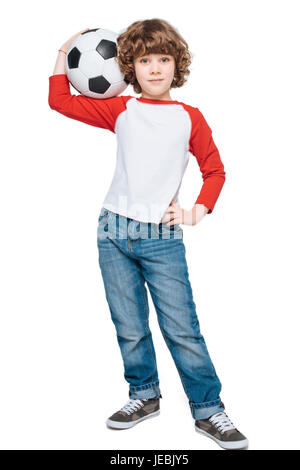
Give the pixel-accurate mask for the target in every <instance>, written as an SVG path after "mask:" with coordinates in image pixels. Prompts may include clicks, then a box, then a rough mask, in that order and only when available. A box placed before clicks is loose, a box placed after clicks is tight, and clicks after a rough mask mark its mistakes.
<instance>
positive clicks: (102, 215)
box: [98, 207, 108, 222]
mask: <svg viewBox="0 0 300 470" xmlns="http://www.w3.org/2000/svg"><path fill="white" fill-rule="evenodd" d="M107 216H108V210H107V209H105V207H102V209H101V212H100V215H99V218H98V222H102V220H104V219H105V218H106V217H107Z"/></svg>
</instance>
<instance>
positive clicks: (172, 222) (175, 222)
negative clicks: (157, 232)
mask: <svg viewBox="0 0 300 470" xmlns="http://www.w3.org/2000/svg"><path fill="white" fill-rule="evenodd" d="M181 223H182V221H181V218H180V217H177V218H176V219H173V220H172V221H171V222H169V223H168V224H166V225H168V226H171V225H175V224H181Z"/></svg>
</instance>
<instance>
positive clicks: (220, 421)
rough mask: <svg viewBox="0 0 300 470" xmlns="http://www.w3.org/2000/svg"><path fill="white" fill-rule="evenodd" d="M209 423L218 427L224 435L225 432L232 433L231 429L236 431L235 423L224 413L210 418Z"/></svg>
mask: <svg viewBox="0 0 300 470" xmlns="http://www.w3.org/2000/svg"><path fill="white" fill-rule="evenodd" d="M209 421H210V422H211V423H212V424H213V425H214V426H216V428H217V429H218V431H220V432H221V434H224V432H225V431H230V430H231V429H236V427H235V426H234V425H233V423H232V422H231V421H230V419H229V418H228V416H227V414H226V413H224V412H221V413H217V414H215V415H213V416H211V417H210V418H209Z"/></svg>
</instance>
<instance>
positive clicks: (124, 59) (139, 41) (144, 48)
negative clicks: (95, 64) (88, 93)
mask: <svg viewBox="0 0 300 470" xmlns="http://www.w3.org/2000/svg"><path fill="white" fill-rule="evenodd" d="M117 48H118V55H117V57H115V60H116V62H117V63H118V65H119V68H120V70H121V72H122V73H123V75H124V80H125V81H126V82H127V83H130V84H131V85H133V89H134V91H135V92H136V93H141V92H142V89H141V87H140V85H139V82H138V81H137V78H136V75H135V70H134V60H135V59H137V58H138V57H141V56H144V55H146V54H168V55H171V56H173V57H174V59H175V73H174V80H173V82H172V84H171V88H180V87H182V85H183V84H184V83H185V82H186V81H187V80H186V78H185V77H186V76H187V75H189V74H190V71H189V69H188V67H189V65H190V64H191V62H192V54H191V53H190V51H189V49H188V44H187V42H186V41H185V40H184V39H183V37H182V36H181V35H180V34H179V32H178V31H177V30H176V28H174V27H173V26H171V25H170V24H169V23H168V22H167V21H165V20H162V19H160V18H153V19H151V20H143V21H135V22H134V23H132V24H131V25H130V26H128V28H127V29H126V30H125V31H124V32H122V33H121V34H120V35H119V36H118V37H117Z"/></svg>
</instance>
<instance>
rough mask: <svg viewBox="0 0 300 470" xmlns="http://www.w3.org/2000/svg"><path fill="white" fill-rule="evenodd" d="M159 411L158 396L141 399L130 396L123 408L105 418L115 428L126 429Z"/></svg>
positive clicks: (155, 414) (108, 424) (157, 413)
mask: <svg viewBox="0 0 300 470" xmlns="http://www.w3.org/2000/svg"><path fill="white" fill-rule="evenodd" d="M159 413H160V410H159V398H148V399H141V400H138V399H136V398H135V399H132V398H131V399H130V400H129V401H128V402H127V403H126V405H125V406H123V408H121V409H120V410H119V411H117V412H116V413H114V414H113V415H111V416H110V417H109V418H108V419H107V420H106V424H107V426H109V427H111V428H115V429H127V428H131V427H132V426H134V425H135V424H137V423H140V422H141V421H143V420H144V419H147V418H152V416H157V415H159Z"/></svg>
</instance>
